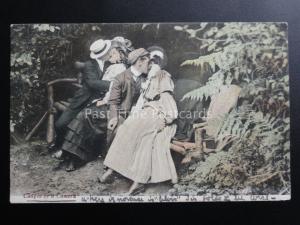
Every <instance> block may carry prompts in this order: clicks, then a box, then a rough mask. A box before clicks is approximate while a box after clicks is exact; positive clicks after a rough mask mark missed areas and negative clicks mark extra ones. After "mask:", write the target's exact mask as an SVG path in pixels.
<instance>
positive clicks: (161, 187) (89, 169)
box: [10, 142, 172, 195]
mask: <svg viewBox="0 0 300 225" xmlns="http://www.w3.org/2000/svg"><path fill="white" fill-rule="evenodd" d="M10 161H11V163H10V182H11V183H10V191H11V192H10V193H11V194H12V195H24V194H25V193H31V194H37V195H52V194H53V195H62V194H64V195H66V194H73V195H74V194H76V195H88V194H91V195H109V194H122V193H125V192H127V191H128V188H129V187H130V185H131V182H130V181H129V180H127V179H125V178H123V177H121V176H118V175H116V176H115V179H114V182H112V183H110V184H101V183H99V182H98V181H97V176H98V175H100V174H102V173H103V172H104V167H103V159H102V158H97V159H96V160H95V161H92V162H89V163H88V164H86V165H84V166H83V167H81V168H79V169H78V170H76V171H73V172H66V171H65V170H64V169H61V168H59V167H58V165H59V163H60V162H59V161H58V160H57V159H54V158H52V157H51V154H49V153H48V151H47V149H46V144H45V143H42V142H31V143H23V144H18V145H12V146H11V149H10ZM171 188H172V186H171V184H170V183H161V184H151V185H147V187H146V190H145V192H144V194H162V193H166V192H168V190H169V189H171Z"/></svg>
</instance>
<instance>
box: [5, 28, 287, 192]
mask: <svg viewBox="0 0 300 225" xmlns="http://www.w3.org/2000/svg"><path fill="white" fill-rule="evenodd" d="M114 36H124V37H126V38H128V39H130V40H131V41H132V42H133V44H134V46H135V47H148V46H150V45H153V44H158V45H160V46H162V47H164V48H165V49H166V51H167V53H168V59H169V60H168V68H167V70H168V71H169V72H170V73H171V74H172V75H173V76H174V78H175V79H182V78H185V79H192V80H196V81H199V82H200V83H202V84H203V85H202V86H201V87H199V88H196V89H194V90H192V91H191V92H189V93H187V94H186V95H185V96H184V97H183V100H185V101H186V100H188V101H204V100H208V101H209V100H210V97H211V96H212V95H213V94H215V93H217V92H218V91H219V90H220V88H221V87H222V86H223V85H225V84H230V83H234V84H237V85H239V86H240V87H242V92H241V93H242V94H241V96H240V100H239V103H238V107H237V108H236V109H235V110H233V111H231V112H230V113H229V114H228V115H227V116H226V118H225V119H224V122H223V124H222V126H221V129H220V131H219V133H218V137H217V138H218V140H219V141H222V139H223V138H224V137H225V136H226V135H232V136H234V137H236V139H237V141H235V142H234V143H233V144H232V145H231V146H230V148H229V149H226V150H223V151H220V152H217V153H215V154H211V155H209V156H208V157H207V158H206V160H205V161H204V162H203V161H200V162H195V163H193V164H192V165H190V166H188V167H187V168H186V169H185V170H181V171H180V173H181V181H180V183H179V184H177V185H175V186H174V188H173V189H172V190H170V191H171V193H175V194H176V193H178V192H180V193H181V194H182V193H185V192H186V193H191V192H192V193H193V194H201V191H203V190H204V189H205V188H209V189H210V190H213V189H214V188H215V189H218V190H223V191H225V190H227V189H226V188H228V189H230V190H234V191H240V192H251V193H288V192H290V157H289V156H290V155H289V149H290V129H289V125H290V117H289V108H290V105H289V76H288V43H287V24H286V23H200V24H199V23H195V24H115V25H113V26H112V25H110V24H29V25H22V24H18V25H12V26H11V73H10V88H11V99H10V100H11V106H10V112H11V113H10V117H11V118H10V122H11V123H10V124H11V126H10V129H11V135H12V136H17V137H21V138H22V137H24V134H26V133H27V132H28V131H29V130H30V129H31V128H32V127H33V125H34V124H35V123H36V122H37V121H38V120H39V118H40V117H41V116H42V115H43V113H44V112H45V111H46V110H47V97H46V96H47V95H46V83H47V82H49V81H51V80H53V79H56V78H64V77H75V76H76V70H75V69H74V67H73V63H74V61H75V60H81V61H83V60H86V59H88V55H89V52H88V49H89V46H90V44H91V43H92V42H93V41H94V40H96V39H97V38H112V37H114ZM56 95H57V96H56V97H57V98H59V97H62V98H64V97H66V96H72V91H70V90H69V89H67V90H66V89H65V88H61V89H59V91H57V92H56ZM44 130H45V129H41V130H40V132H39V137H38V138H41V139H42V138H44V133H43V131H44Z"/></svg>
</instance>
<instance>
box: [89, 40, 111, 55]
mask: <svg viewBox="0 0 300 225" xmlns="http://www.w3.org/2000/svg"><path fill="white" fill-rule="evenodd" d="M110 47H111V41H110V40H103V39H99V40H97V41H95V42H94V43H93V44H92V45H91V47H90V51H91V54H90V57H91V58H92V59H96V58H100V57H102V56H104V55H105V54H106V53H107V52H108V51H109V49H110Z"/></svg>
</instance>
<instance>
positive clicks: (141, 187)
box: [126, 184, 145, 196]
mask: <svg viewBox="0 0 300 225" xmlns="http://www.w3.org/2000/svg"><path fill="white" fill-rule="evenodd" d="M144 191H145V185H144V184H139V185H138V186H137V187H136V188H135V189H134V190H131V191H129V192H127V193H126V194H127V195H132V196H134V195H138V194H140V193H143V192H144Z"/></svg>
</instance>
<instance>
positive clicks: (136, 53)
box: [128, 48, 149, 65]
mask: <svg viewBox="0 0 300 225" xmlns="http://www.w3.org/2000/svg"><path fill="white" fill-rule="evenodd" d="M145 55H149V52H148V51H147V50H146V49H144V48H138V49H136V50H133V51H132V52H130V53H129V55H128V63H129V64H130V65H133V64H134V63H135V62H136V61H137V60H138V58H140V57H143V56H145Z"/></svg>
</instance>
